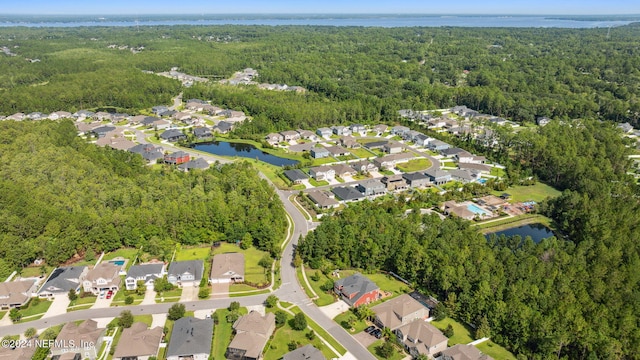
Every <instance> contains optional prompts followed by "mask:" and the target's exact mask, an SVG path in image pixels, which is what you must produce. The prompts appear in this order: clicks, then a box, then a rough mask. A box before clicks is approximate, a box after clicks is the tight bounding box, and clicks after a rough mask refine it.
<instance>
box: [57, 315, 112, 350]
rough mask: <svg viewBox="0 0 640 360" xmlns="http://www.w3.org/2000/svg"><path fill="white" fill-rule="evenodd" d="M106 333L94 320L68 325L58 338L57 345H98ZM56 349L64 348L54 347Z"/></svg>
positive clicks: (63, 328)
mask: <svg viewBox="0 0 640 360" xmlns="http://www.w3.org/2000/svg"><path fill="white" fill-rule="evenodd" d="M103 332H104V328H98V323H97V322H95V321H94V320H85V321H84V322H82V323H81V324H80V325H76V324H75V323H73V322H69V323H66V324H65V325H64V326H63V327H62V330H60V333H59V334H58V337H57V338H56V340H57V341H56V344H58V345H60V344H62V345H64V344H72V343H74V344H82V343H84V344H87V343H93V344H97V343H98V340H99V339H100V336H102V333H103ZM54 349H62V347H57V346H55V345H54V346H53V347H52V350H54Z"/></svg>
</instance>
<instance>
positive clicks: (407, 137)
mask: <svg viewBox="0 0 640 360" xmlns="http://www.w3.org/2000/svg"><path fill="white" fill-rule="evenodd" d="M421 134H422V133H421V132H420V131H417V130H409V131H407V132H405V133H404V134H403V135H402V139H403V140H406V141H413V140H414V139H415V138H416V136H418V135H421Z"/></svg>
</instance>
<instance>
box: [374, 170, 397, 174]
mask: <svg viewBox="0 0 640 360" xmlns="http://www.w3.org/2000/svg"><path fill="white" fill-rule="evenodd" d="M378 172H379V173H380V174H382V175H395V173H394V172H393V171H391V170H380V171H378Z"/></svg>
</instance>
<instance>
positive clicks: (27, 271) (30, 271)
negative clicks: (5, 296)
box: [2, 265, 53, 280]
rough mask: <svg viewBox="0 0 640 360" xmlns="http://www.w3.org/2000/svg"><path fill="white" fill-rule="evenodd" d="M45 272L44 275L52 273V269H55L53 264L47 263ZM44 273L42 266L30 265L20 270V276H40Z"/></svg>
mask: <svg viewBox="0 0 640 360" xmlns="http://www.w3.org/2000/svg"><path fill="white" fill-rule="evenodd" d="M45 270H46V271H45V274H44V276H47V275H48V274H50V273H51V271H53V267H51V266H46V265H45ZM40 275H42V270H41V267H40V266H30V267H26V268H24V269H22V271H21V272H20V276H22V277H24V278H27V277H38V276H40ZM2 280H4V279H2Z"/></svg>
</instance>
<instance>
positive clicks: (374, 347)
mask: <svg viewBox="0 0 640 360" xmlns="http://www.w3.org/2000/svg"><path fill="white" fill-rule="evenodd" d="M382 344H384V340H377V341H375V342H374V343H373V344H371V345H369V346H368V347H367V350H369V352H371V353H372V354H373V355H374V356H375V357H376V358H378V359H380V360H401V359H404V357H405V356H406V355H405V353H404V352H402V351H400V350H399V349H398V348H397V347H396V351H395V352H394V354H393V356H392V357H390V358H385V357H382V356H380V355H379V354H378V347H380V346H382Z"/></svg>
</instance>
